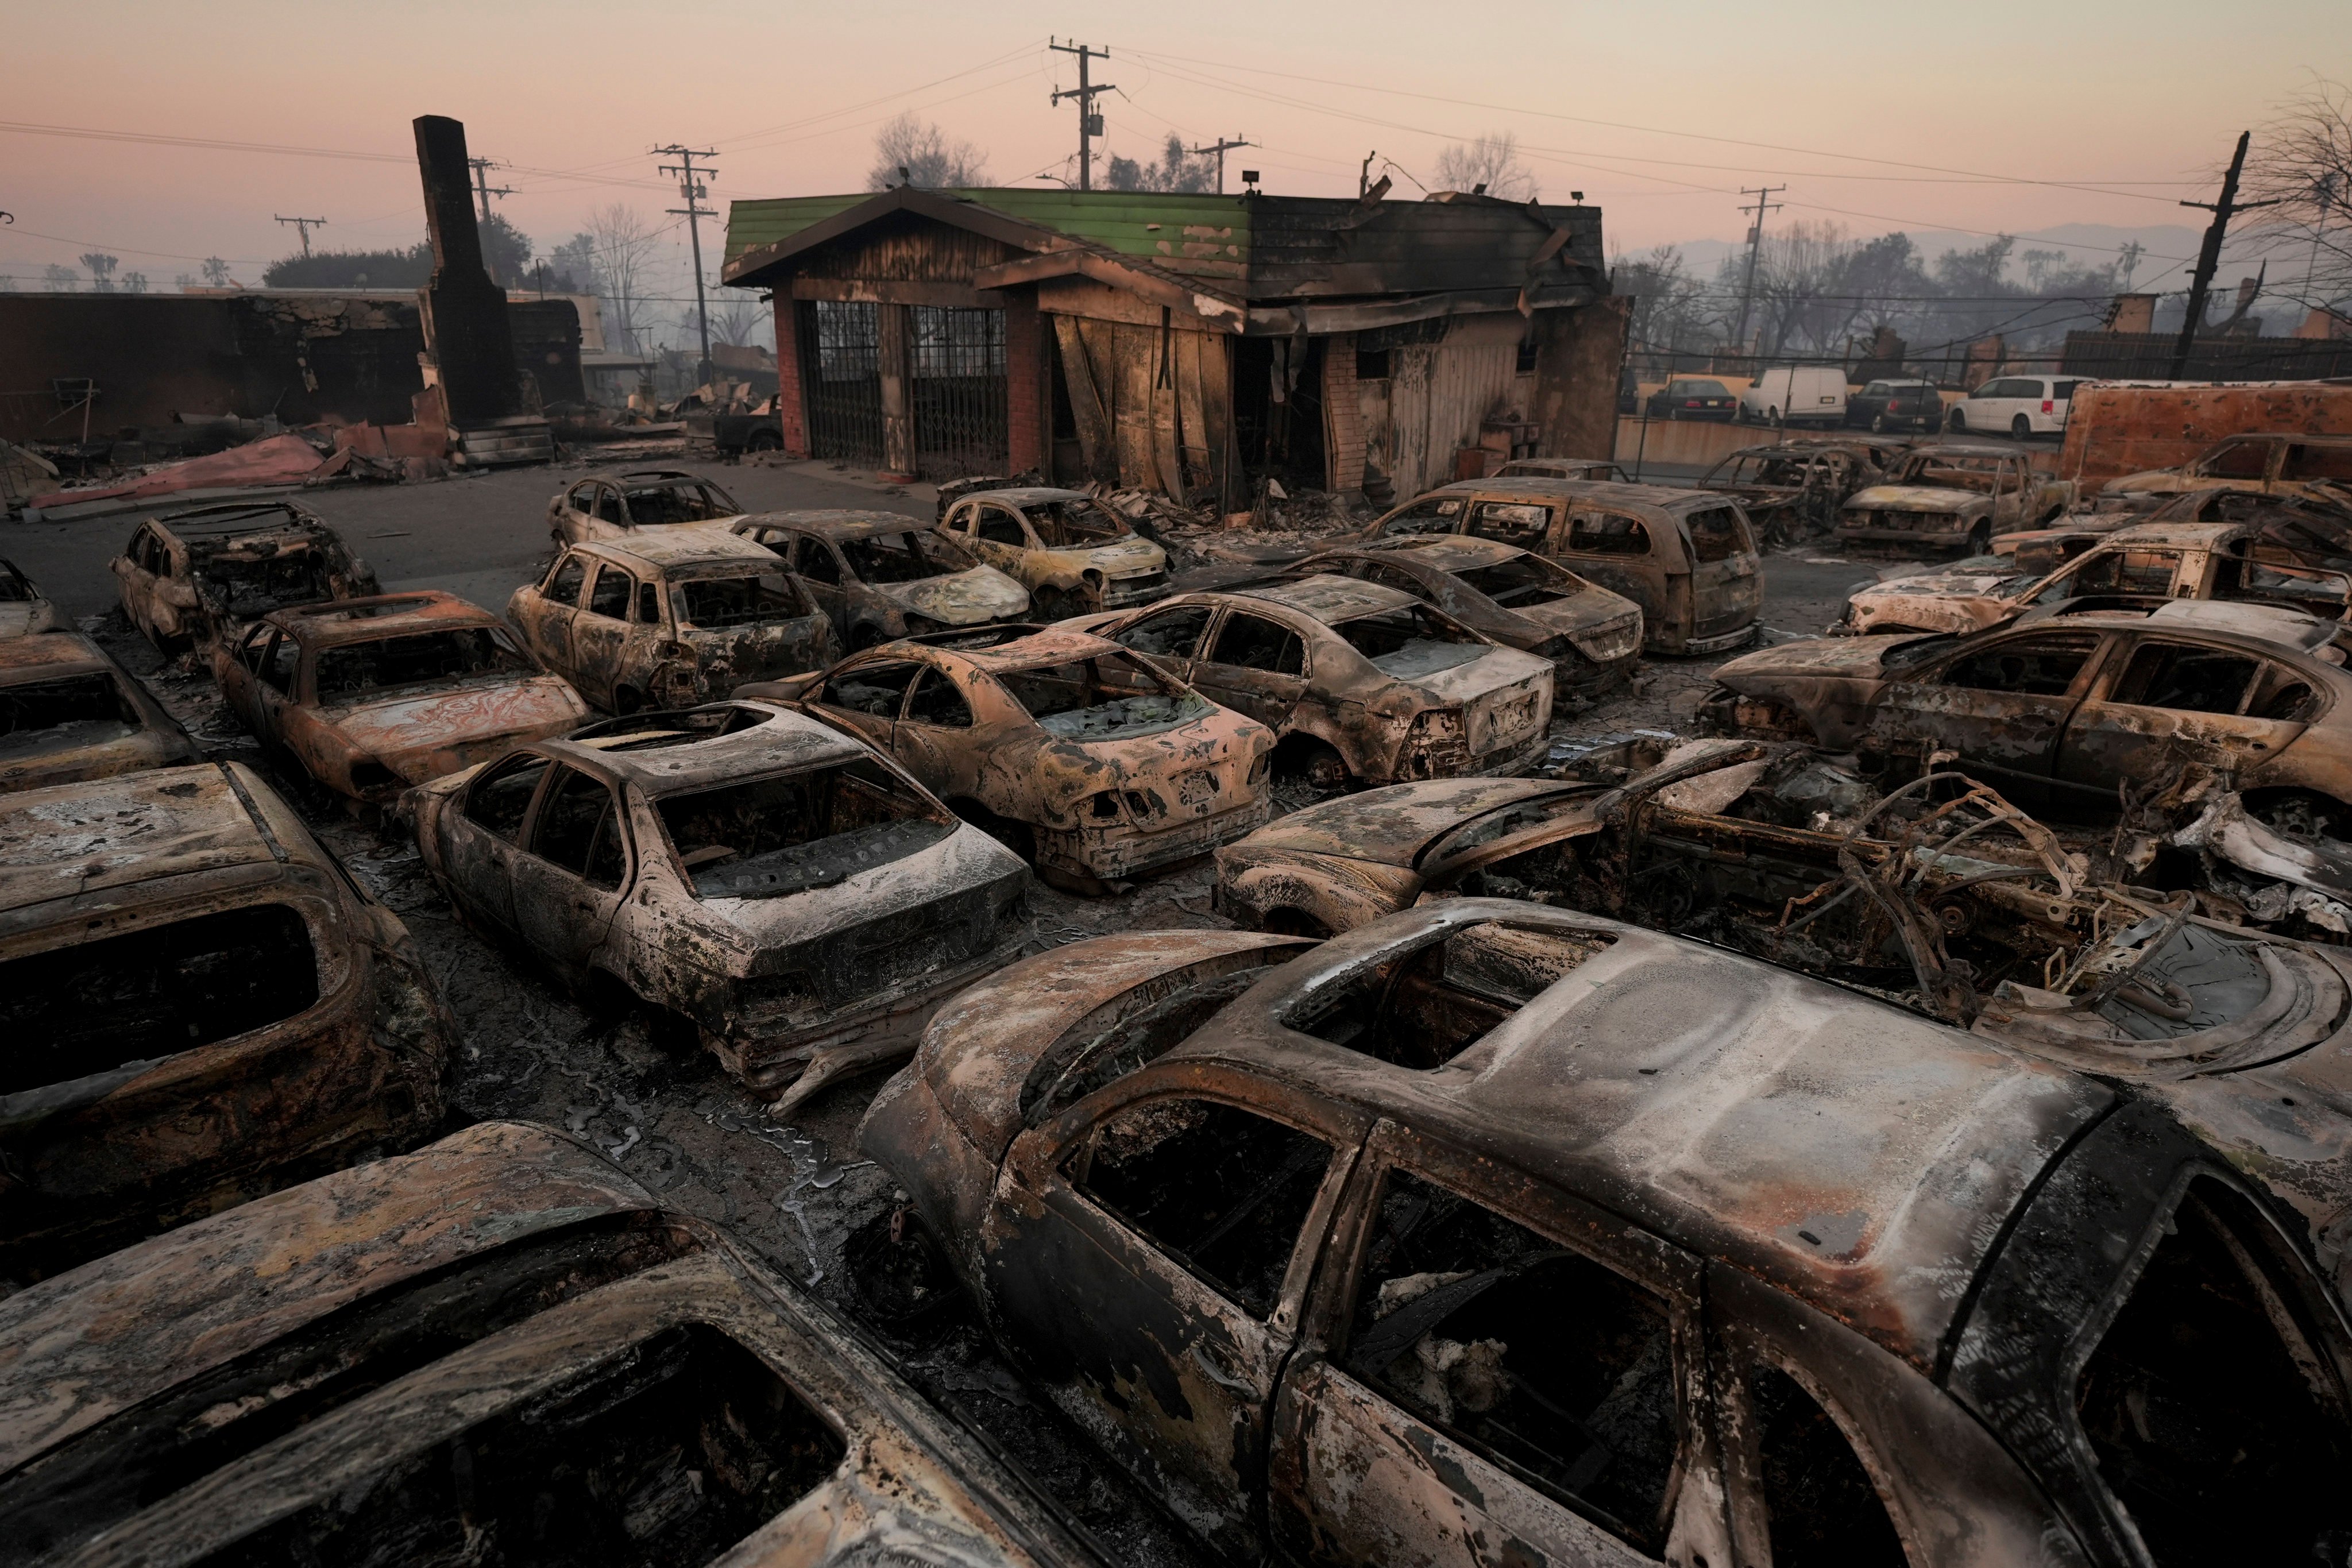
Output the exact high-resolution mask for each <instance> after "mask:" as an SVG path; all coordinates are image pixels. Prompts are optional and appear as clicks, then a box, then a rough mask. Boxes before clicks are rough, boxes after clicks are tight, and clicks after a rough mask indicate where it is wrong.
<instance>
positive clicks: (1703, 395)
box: [1646, 376, 1739, 425]
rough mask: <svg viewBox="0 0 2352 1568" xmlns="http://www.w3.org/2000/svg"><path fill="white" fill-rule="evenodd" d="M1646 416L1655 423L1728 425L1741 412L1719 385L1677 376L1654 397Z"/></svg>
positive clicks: (1737, 402) (1735, 402)
mask: <svg viewBox="0 0 2352 1568" xmlns="http://www.w3.org/2000/svg"><path fill="white" fill-rule="evenodd" d="M1646 412H1647V413H1648V415H1649V416H1650V417H1651V418H1653V419H1715V420H1720V421H1721V422H1722V423H1724V424H1726V425H1728V424H1730V423H1731V419H1732V416H1734V415H1736V414H1738V412H1739V399H1738V398H1737V397H1735V396H1733V395H1732V392H1731V389H1730V388H1729V387H1727V386H1726V385H1724V384H1723V383H1721V382H1719V381H1709V380H1705V379H1694V378H1692V377H1688V376H1676V377H1675V379H1674V380H1672V381H1669V382H1667V383H1666V384H1665V385H1664V386H1662V387H1660V388H1658V390H1657V391H1655V392H1654V393H1652V394H1650V401H1649V403H1648V404H1647V405H1646Z"/></svg>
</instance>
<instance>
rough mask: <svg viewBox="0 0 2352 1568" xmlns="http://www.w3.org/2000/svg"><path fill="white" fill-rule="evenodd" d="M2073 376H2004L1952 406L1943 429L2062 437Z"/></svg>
mask: <svg viewBox="0 0 2352 1568" xmlns="http://www.w3.org/2000/svg"><path fill="white" fill-rule="evenodd" d="M2080 380H2082V377H2080V376H2077V375H2004V376H2001V377H2000V378H1999V379H1997V380H1993V381H1988V382H1986V383H1985V384H1983V385H1982V386H1979V387H1978V388H1977V389H1976V390H1975V391H1974V392H1971V393H1969V395H1968V397H1967V399H1966V400H1965V401H1963V402H1959V403H1956V404H1954V405H1952V412H1951V413H1950V415H1949V416H1947V417H1946V419H1945V427H1946V428H1947V429H1949V430H1953V431H1962V430H1965V431H1967V432H1968V433H1969V434H1970V435H1972V436H2014V437H2017V438H2018V439H2019V440H2021V441H2022V440H2024V439H2025V438H2026V437H2029V436H2063V435H2064V434H2065V433H2066V413H2067V410H2068V409H2070V408H2071V407H2073V406H2074V384H2075V383H2076V382H2078V381H2080Z"/></svg>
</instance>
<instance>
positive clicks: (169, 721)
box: [0, 632, 203, 790]
mask: <svg viewBox="0 0 2352 1568" xmlns="http://www.w3.org/2000/svg"><path fill="white" fill-rule="evenodd" d="M202 755H203V753H202V752H199V751H198V750H197V748H196V743H195V742H194V740H192V739H191V738H190V737H189V735H188V732H187V731H185V730H184V729H182V728H181V727H180V721H178V720H176V719H174V718H173V717H172V716H171V714H169V713H167V712H165V711H164V710H163V704H162V703H160V702H158V701H156V700H155V699H154V696H153V695H152V693H150V692H149V691H148V689H147V688H146V687H145V686H144V685H143V684H142V683H141V682H140V680H139V679H137V678H136V677H134V676H133V675H132V674H131V672H130V671H129V670H127V669H125V668H122V666H121V665H120V664H117V663H116V662H115V661H114V659H113V658H112V657H111V656H110V655H109V654H108V653H107V651H106V650H105V649H104V648H102V647H99V646H98V644H97V643H96V642H94V641H92V640H91V639H90V638H89V637H85V636H83V635H82V634H81V633H79V632H43V633H41V634H40V635H38V636H36V637H0V790H12V789H35V788H38V787H39V786H41V785H43V784H70V783H72V782H74V781H75V780H77V779H98V778H106V777H109V776H110V775H112V774H115V773H137V772H139V771H140V770H141V769H142V768H163V767H171V766H173V765H174V764H175V763H193V762H197V761H200V760H201V758H202Z"/></svg>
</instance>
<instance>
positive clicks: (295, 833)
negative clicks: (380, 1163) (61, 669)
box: [0, 763, 456, 1280]
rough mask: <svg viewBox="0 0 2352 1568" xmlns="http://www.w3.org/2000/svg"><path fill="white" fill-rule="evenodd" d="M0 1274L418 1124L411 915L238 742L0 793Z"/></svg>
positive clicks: (359, 1149)
mask: <svg viewBox="0 0 2352 1568" xmlns="http://www.w3.org/2000/svg"><path fill="white" fill-rule="evenodd" d="M0 1018H5V1037H6V1040H7V1061H8V1068H7V1079H6V1082H5V1084H0V1274H5V1275H8V1276H13V1277H15V1278H16V1279H19V1280H21V1279H26V1278H28V1277H33V1276H37V1275H39V1274H42V1273H47V1272H50V1271H53V1270H54V1269H56V1268H60V1267H67V1266H70V1265H71V1264H73V1263H75V1262H78V1261H79V1260H80V1259H81V1258H87V1257H90V1256H93V1255H94V1254H96V1253H98V1252H100V1251H103V1250H105V1249H106V1248H107V1247H110V1246H117V1245H120V1244H121V1243H122V1242H123V1241H125V1240H128V1239H130V1238H131V1237H134V1236H137V1235H140V1234H142V1233H144V1232H147V1231H152V1230H155V1229H161V1228H163V1227H165V1226H172V1225H174V1224H177V1223H179V1222H180V1221H182V1220H184V1219H187V1218H190V1217H192V1216H194V1215H204V1214H208V1213H210V1212H212V1211H213V1210H214V1209H216V1208H220V1207H223V1206H226V1205H229V1204H234V1203H240V1202H243V1201H244V1200H246V1199H247V1198H250V1197H253V1196H255V1195H256V1194H259V1193H264V1192H268V1191H269V1190H271V1189H272V1188H274V1187H277V1186H280V1185H283V1184H286V1183H287V1182H289V1181H300V1180H304V1179H306V1178H308V1177H310V1176H313V1175H317V1174H319V1173H321V1172H322V1171H326V1170H331V1169H333V1168H335V1167H336V1166H338V1165H340V1164H342V1163H346V1162H348V1161H350V1160H352V1159H353V1158H356V1157H358V1156H360V1155H361V1154H362V1153H364V1152H367V1151H370V1150H382V1149H388V1148H402V1147H405V1146H407V1145H408V1144H410V1143H413V1142H416V1141H418V1140H420V1139H422V1138H425V1137H428V1136H430V1135H431V1132H432V1130H433V1129H434V1127H435V1126H436V1123H437V1122H438V1121H439V1119H440V1115H441V1095H442V1078H443V1073H444V1071H445V1068H446V1059H447V1057H448V1053H449V1052H450V1051H451V1050H453V1049H454V1048H455V1044H456V1035H455V1030H454V1028H453V1027H452V1026H451V1025H450V1023H449V1021H448V1019H447V1016H446V1013H445V1011H444V1009H443V1007H442V1005H441V1003H440V1001H439V999H438V997H437V995H436V993H435V990H434V987H433V984H432V982H431V981H430V980H429V979H428V978H427V977H426V975H425V969H424V965H423V963H422V962H421V961H420V960H419V958H418V956H417V953H416V951H415V947H414V945H413V944H412V943H411V942H410V940H409V936H408V932H407V931H406V929H405V928H404V927H403V926H402V924H401V922H400V921H399V920H398V919H397V918H396V917H394V915H393V914H392V912H391V911H390V910H386V909H384V908H383V906H382V905H381V904H378V903H376V902H375V901H374V900H372V899H370V898H368V897H367V896H366V895H364V894H363V893H362V892H361V891H360V889H359V888H358V886H357V885H356V884H355V883H353V882H352V880H351V879H350V878H349V877H348V876H347V875H346V874H345V873H344V872H343V870H342V868H341V867H340V866H338V865H337V864H336V863H335V861H334V859H333V858H332V857H331V856H330V855H329V854H328V853H327V852H326V851H325V850H324V849H322V848H320V847H319V845H318V843H317V842H316V841H315V840H314V839H312V838H311V837H310V834H309V833H308V832H307V831H306V830H305V829H304V828H303V826H302V824H301V821H300V819H299V817H297V816H295V815H294V814H293V812H292V811H290V810H289V809H288V807H287V806H286V805H285V803H284V802H282V801H281V800H279V799H278V797H277V796H276V795H273V794H271V793H270V790H269V787H268V785H267V784H263V783H262V782H261V780H260V779H258V778H257V777H256V776H255V775H254V774H252V773H248V772H247V771H246V770H244V769H243V768H240V767H238V766H236V765H235V764H233V763H226V764H220V765H208V764H199V765H195V766H190V767H179V768H168V769H160V770H156V771H153V772H150V773H139V774H136V775H133V776H131V777H126V778H120V779H108V780H103V781H100V782H99V783H95V784H67V785H60V786H58V787H55V788H51V789H43V790H31V791H26V792H23V793H19V794H16V795H0Z"/></svg>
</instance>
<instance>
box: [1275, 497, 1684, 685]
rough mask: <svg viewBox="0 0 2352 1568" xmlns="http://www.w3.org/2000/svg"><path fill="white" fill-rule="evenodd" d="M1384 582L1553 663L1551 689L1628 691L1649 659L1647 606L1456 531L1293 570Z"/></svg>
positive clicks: (1321, 558) (1552, 564)
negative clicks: (1629, 680)
mask: <svg viewBox="0 0 2352 1568" xmlns="http://www.w3.org/2000/svg"><path fill="white" fill-rule="evenodd" d="M1325 572H1328V573H1331V574H1336V575H1338V576H1341V577H1353V578H1355V579H1356V580H1357V581H1359V582H1363V583H1377V584H1380V585H1381V586H1382V587H1384V588H1394V589H1395V590H1396V591H1397V592H1399V593H1401V594H1411V595H1412V596H1413V597H1414V598H1416V599H1420V600H1422V601H1423V602H1424V603H1426V604H1431V605H1436V606H1437V607H1438V608H1439V609H1441V610H1443V611H1444V612H1445V613H1446V614H1447V615H1449V616H1453V617H1454V619H1455V620H1457V621H1459V622H1461V623H1462V624H1463V625H1464V626H1468V627H1470V628H1471V629H1472V630H1474V631H1477V632H1482V633H1484V634H1485V635H1486V636H1487V637H1492V638H1494V639H1495V640H1496V642H1498V643H1501V644H1502V645H1503V646H1504V647H1515V648H1518V649H1519V650H1521V651H1522V652H1525V653H1531V654H1534V655H1535V656H1536V657H1538V658H1548V659H1549V660H1551V668H1552V679H1553V689H1554V690H1555V691H1556V692H1559V693H1568V692H1573V693H1576V694H1578V695H1580V696H1589V695H1591V694H1594V693H1597V692H1602V691H1609V690H1612V689H1616V688H1617V687H1620V686H1622V685H1623V684H1624V683H1625V681H1626V679H1627V678H1628V677H1630V676H1631V675H1632V674H1633V667H1634V665H1635V664H1637V663H1638V662H1640V660H1641V657H1642V606H1640V605H1636V604H1634V603H1633V601H1632V600H1631V599H1627V598H1624V597H1622V596H1621V595H1616V594H1612V593H1611V592H1610V591H1609V590H1608V589H1606V588H1603V587H1601V586H1600V585H1599V584H1593V583H1588V582H1586V581H1585V580H1584V579H1583V578H1581V577H1580V576H1578V575H1577V574H1575V573H1573V572H1570V570H1569V569H1568V568H1567V567H1565V566H1562V565H1561V564H1560V563H1559V562H1557V561H1554V560H1552V559H1551V558H1550V557H1549V556H1545V555H1538V554H1536V553H1535V552H1533V551H1529V550H1521V549H1519V548H1518V547H1517V546H1516V545H1510V544H1502V543H1498V542H1496V541H1494V540H1491V539H1473V538H1469V537H1467V536H1465V535H1463V534H1458V533H1442V534H1436V535H1415V536H1412V537H1408V538H1403V539H1392V540H1383V541H1381V542H1379V543H1377V544H1365V545H1354V546H1349V547H1347V548H1344V549H1339V550H1326V551H1323V552H1319V553H1318V554H1314V555H1310V556H1308V557H1307V559H1306V560H1305V561H1303V562H1301V563H1298V564H1297V566H1294V567H1292V568H1291V574H1292V575H1294V576H1301V577H1311V576H1314V575H1316V574H1318V573H1325Z"/></svg>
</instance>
